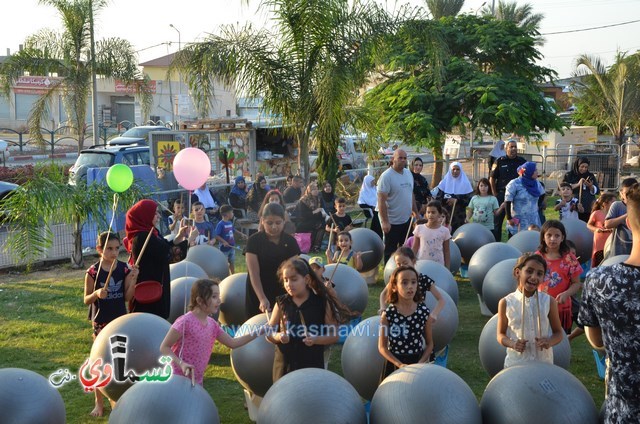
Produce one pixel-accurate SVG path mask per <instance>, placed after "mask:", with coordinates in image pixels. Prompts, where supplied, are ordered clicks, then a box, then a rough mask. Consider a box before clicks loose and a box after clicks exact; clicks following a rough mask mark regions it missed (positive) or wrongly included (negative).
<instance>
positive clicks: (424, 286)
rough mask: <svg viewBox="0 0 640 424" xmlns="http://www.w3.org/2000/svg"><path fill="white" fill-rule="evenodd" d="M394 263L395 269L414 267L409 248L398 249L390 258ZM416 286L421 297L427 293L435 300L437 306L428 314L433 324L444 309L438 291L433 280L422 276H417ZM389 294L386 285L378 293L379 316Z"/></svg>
mask: <svg viewBox="0 0 640 424" xmlns="http://www.w3.org/2000/svg"><path fill="white" fill-rule="evenodd" d="M391 257H392V258H393V260H394V262H395V263H396V267H401V266H410V267H415V266H416V262H417V260H416V254H415V253H414V252H413V250H411V249H410V248H408V247H406V246H402V247H399V248H398V250H396V251H395V252H394V253H393V255H392V256H391ZM418 285H419V286H420V291H421V292H422V294H423V295H425V296H426V295H427V292H431V294H432V295H433V297H434V298H435V299H436V301H437V302H438V304H437V305H436V307H435V309H434V310H433V311H432V312H431V314H429V320H430V321H431V323H432V324H433V323H435V322H436V321H437V320H438V315H440V311H442V308H444V305H445V302H444V298H443V297H442V295H441V294H440V290H438V288H437V287H436V282H435V281H433V279H431V278H429V277H428V276H426V275H424V274H419V275H418ZM388 292H389V285H388V284H387V285H386V287H385V288H384V289H382V292H381V293H380V309H378V313H379V314H381V313H382V312H383V311H384V310H385V309H386V308H387V300H386V299H387V293H388Z"/></svg>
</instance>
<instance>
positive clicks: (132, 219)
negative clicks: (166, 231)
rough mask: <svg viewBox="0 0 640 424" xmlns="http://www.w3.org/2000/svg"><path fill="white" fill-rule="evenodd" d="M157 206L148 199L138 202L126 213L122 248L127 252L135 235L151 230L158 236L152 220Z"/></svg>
mask: <svg viewBox="0 0 640 424" xmlns="http://www.w3.org/2000/svg"><path fill="white" fill-rule="evenodd" d="M157 209H158V204H157V203H156V202H154V201H153V200H150V199H144V200H140V201H139V202H138V203H136V204H135V205H133V206H132V207H131V209H129V210H128V211H127V216H126V221H125V226H124V229H125V232H126V238H125V240H124V243H123V244H124V247H125V248H126V249H127V251H131V240H133V238H134V237H135V236H136V234H138V233H141V232H145V233H146V232H148V231H149V230H150V229H153V232H154V233H155V235H156V236H157V235H158V230H156V229H155V228H154V227H153V218H154V217H155V216H156V210H157Z"/></svg>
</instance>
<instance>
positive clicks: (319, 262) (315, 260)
mask: <svg viewBox="0 0 640 424" xmlns="http://www.w3.org/2000/svg"><path fill="white" fill-rule="evenodd" d="M309 265H317V266H319V267H321V268H322V267H324V262H322V258H321V257H320V256H314V257H313V258H311V259H309Z"/></svg>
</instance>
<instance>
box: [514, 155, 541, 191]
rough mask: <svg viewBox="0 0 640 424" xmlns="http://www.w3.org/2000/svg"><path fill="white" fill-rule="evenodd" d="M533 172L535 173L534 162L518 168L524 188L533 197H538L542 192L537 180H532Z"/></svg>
mask: <svg viewBox="0 0 640 424" xmlns="http://www.w3.org/2000/svg"><path fill="white" fill-rule="evenodd" d="M534 172H536V164H535V163H534V162H526V163H524V164H522V165H520V166H519V167H518V174H519V175H520V181H521V182H522V185H523V186H524V188H525V189H526V190H527V192H528V193H529V194H530V195H532V196H533V197H540V196H542V190H541V189H540V185H539V184H538V179H537V178H532V176H533V173H534Z"/></svg>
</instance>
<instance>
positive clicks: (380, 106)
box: [366, 15, 563, 183]
mask: <svg viewBox="0 0 640 424" xmlns="http://www.w3.org/2000/svg"><path fill="white" fill-rule="evenodd" d="M438 34H439V35H438ZM536 34H537V33H536V32H535V31H534V30H531V29H528V28H520V27H517V26H516V25H515V24H514V23H512V22H508V21H499V20H495V19H492V18H487V17H476V16H471V15H461V16H457V17H448V18H442V19H440V20H438V21H410V22H407V23H406V24H405V26H404V27H403V28H402V30H400V31H399V32H398V33H397V36H396V37H395V38H394V40H392V42H391V43H390V45H389V46H387V50H386V51H385V52H384V53H385V56H386V58H385V60H384V62H383V63H382V66H384V69H385V71H386V76H387V78H386V80H384V81H383V82H382V83H381V84H379V85H378V86H376V87H375V88H374V89H373V90H371V91H370V92H369V93H368V94H367V96H366V102H367V104H368V105H369V107H371V108H374V110H376V113H377V116H379V123H380V126H381V127H382V128H383V130H384V131H385V133H386V134H387V136H388V137H399V138H401V139H402V140H403V141H404V142H406V143H408V144H413V145H419V146H425V147H428V148H430V149H431V151H432V152H433V155H434V158H435V159H442V148H443V140H444V136H445V134H446V133H448V132H450V131H452V130H453V129H454V128H456V127H459V126H461V125H469V126H470V127H471V128H472V129H478V128H481V129H484V130H486V131H489V132H490V133H492V134H496V135H498V134H502V133H503V132H508V133H516V134H518V135H521V136H525V137H528V138H531V137H532V138H539V137H541V132H544V131H550V130H556V129H561V128H562V126H563V122H562V120H560V119H559V118H558V117H557V116H556V114H555V110H554V109H553V108H552V107H551V106H550V105H549V104H548V103H547V102H546V101H544V98H543V96H542V95H541V93H540V91H539V90H538V88H537V86H536V82H539V81H542V80H544V79H550V78H552V77H553V76H554V72H553V71H552V70H550V69H547V68H544V67H541V66H538V65H536V64H535V62H536V60H537V59H539V58H540V53H539V52H538V50H537V49H536V47H535V35H536ZM438 40H440V41H438ZM441 43H444V45H445V46H446V50H444V51H445V54H444V55H442V54H441V52H442V51H443V49H442V47H441V45H440V44H441ZM441 173H442V166H441V164H440V165H439V166H436V167H435V168H434V174H433V180H432V181H433V182H434V183H435V182H436V181H439V180H440V177H441Z"/></svg>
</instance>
